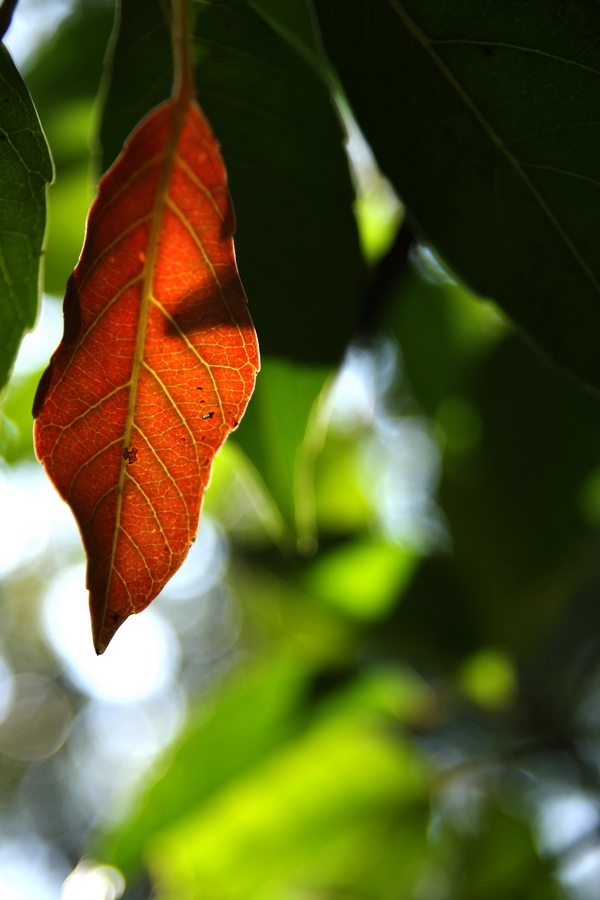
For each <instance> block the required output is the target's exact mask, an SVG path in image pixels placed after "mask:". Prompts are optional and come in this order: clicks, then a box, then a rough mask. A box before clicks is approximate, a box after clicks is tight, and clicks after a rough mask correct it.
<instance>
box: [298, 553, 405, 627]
mask: <svg viewBox="0 0 600 900" xmlns="http://www.w3.org/2000/svg"><path fill="white" fill-rule="evenodd" d="M417 559H418V558H417V556H416V555H415V554H414V553H413V552H411V551H409V550H405V549H403V548H402V547H398V546H395V545H394V544H387V543H385V542H383V541H374V540H362V541H361V540H355V541H351V542H348V543H347V544H342V545H341V546H339V547H336V548H334V549H333V550H330V551H329V552H328V553H325V554H321V555H320V556H319V558H318V559H317V560H315V563H314V565H313V566H311V568H310V569H309V570H308V572H307V573H306V576H305V577H304V579H303V587H304V589H305V590H307V591H309V592H310V593H313V594H314V595H315V596H317V597H319V598H322V599H323V600H324V601H326V602H327V603H329V604H331V605H332V606H334V607H335V608H337V609H340V610H343V611H344V612H345V613H346V614H347V615H349V616H350V617H351V618H354V619H357V620H358V621H361V620H363V621H365V620H366V621H368V620H370V619H377V618H379V617H380V616H382V615H383V614H384V613H386V612H389V610H390V607H391V606H392V605H393V604H394V603H396V602H397V601H398V599H399V597H401V595H402V591H403V588H404V586H405V585H406V584H408V582H409V581H410V578H411V576H412V574H413V572H414V569H415V566H416V563H417Z"/></svg>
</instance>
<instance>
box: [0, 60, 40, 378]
mask: <svg viewBox="0 0 600 900" xmlns="http://www.w3.org/2000/svg"><path fill="white" fill-rule="evenodd" d="M0 109H1V111H2V115H1V119H0V195H1V197H2V204H1V205H0V334H1V335H2V340H1V342H0V387H2V385H4V383H5V382H6V379H7V377H8V374H9V372H10V369H11V367H12V364H13V362H14V358H15V355H16V352H17V350H18V348H19V345H20V343H21V339H22V338H23V335H24V333H25V332H26V331H28V330H29V329H30V328H31V327H32V326H33V324H34V322H35V318H36V315H37V309H38V300H39V295H40V264H41V258H42V250H43V244H44V234H45V231H46V185H47V184H48V183H49V182H50V181H51V180H52V161H51V159H50V152H49V150H48V146H47V144H46V139H45V137H44V134H43V132H42V128H41V125H40V122H39V119H38V116H37V113H36V111H35V107H34V105H33V102H32V100H31V97H30V95H29V92H28V90H27V88H26V87H25V84H24V83H23V80H22V78H21V76H20V75H19V73H18V71H17V69H16V68H15V65H14V63H13V61H12V59H11V58H10V55H9V53H8V51H7V50H6V49H5V47H4V46H2V48H1V50H0Z"/></svg>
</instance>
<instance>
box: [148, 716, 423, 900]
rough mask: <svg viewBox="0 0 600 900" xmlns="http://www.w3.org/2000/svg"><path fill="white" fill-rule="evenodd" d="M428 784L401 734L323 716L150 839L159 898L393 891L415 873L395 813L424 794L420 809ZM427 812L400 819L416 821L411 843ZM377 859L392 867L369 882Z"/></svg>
mask: <svg viewBox="0 0 600 900" xmlns="http://www.w3.org/2000/svg"><path fill="white" fill-rule="evenodd" d="M425 783H426V775H425V766H424V764H423V762H422V760H421V759H420V758H419V756H418V755H417V753H416V752H415V751H414V750H413V749H412V748H411V747H410V745H409V744H408V743H407V742H404V741H401V740H391V739H390V738H389V737H387V736H385V735H384V734H382V733H381V732H380V731H379V730H378V729H377V727H375V726H374V725H373V723H372V722H370V721H369V719H368V717H367V716H361V715H360V714H351V715H348V716H345V717H340V718H339V719H338V718H330V719H328V720H326V722H325V723H323V724H321V725H318V726H317V727H315V728H314V729H311V730H310V731H308V732H307V733H305V734H303V735H302V736H300V737H299V738H298V739H297V740H296V741H294V742H293V743H291V744H290V745H287V746H283V747H282V748H281V749H280V751H279V752H276V753H274V754H272V755H271V757H270V758H268V759H267V760H265V761H264V763H263V765H261V766H260V767H257V768H255V769H253V770H250V771H249V772H248V773H247V775H246V776H245V777H243V778H241V779H239V780H238V781H237V782H233V783H230V784H229V785H227V786H225V788H224V790H223V791H221V792H220V793H219V794H217V795H216V796H214V797H213V798H211V800H210V801H209V802H207V803H206V804H204V805H203V806H202V807H199V808H198V810H197V811H196V812H195V814H194V815H193V816H190V817H189V818H188V819H187V820H184V821H181V822H179V823H176V824H175V826H174V827H173V828H172V829H170V830H169V831H166V832H165V833H164V834H163V835H161V836H160V837H159V838H158V839H157V840H155V841H154V842H153V843H152V845H151V846H150V847H149V853H148V859H149V865H150V869H151V871H152V872H153V874H154V875H155V878H156V882H157V891H158V897H160V898H161V900H171V898H173V900H174V898H175V897H181V896H186V897H189V898H190V900H196V898H198V900H201V898H205V897H219V898H222V900H267V898H269V900H271V898H272V900H275V898H279V897H288V896H289V897H293V896H301V895H304V893H305V892H306V895H307V896H333V895H334V894H335V895H336V896H337V895H338V893H337V892H338V891H340V894H339V895H340V896H342V895H343V896H346V893H345V890H346V891H347V890H350V893H349V895H348V896H351V897H354V896H360V897H369V898H371V897H372V898H386V900H388V898H389V900H392V898H393V897H397V896H399V894H398V893H397V892H396V891H397V889H398V885H399V884H400V886H402V882H403V880H404V879H403V878H402V877H401V873H402V875H404V876H405V877H406V876H410V875H413V876H414V872H410V868H409V870H408V871H406V869H407V866H406V863H407V862H408V861H409V860H406V859H403V858H402V857H403V854H399V853H398V844H397V836H398V830H397V819H398V818H399V817H400V816H399V814H400V811H404V812H405V813H406V812H407V811H408V810H410V811H411V812H412V811H413V809H414V808H415V807H417V808H419V807H420V806H421V804H422V809H423V812H425V803H424V802H423V800H424V797H423V793H424V786H425ZM424 819H425V816H424V815H423V816H418V815H416V816H414V818H412V821H410V823H408V822H407V823H403V822H402V820H400V824H401V827H400V829H399V833H400V834H401V835H402V836H403V837H404V836H405V832H410V828H411V827H412V828H415V826H416V831H417V841H415V839H414V836H413V837H412V840H409V841H408V845H409V846H411V849H412V850H413V851H414V849H415V846H414V844H415V843H416V844H417V845H418V844H419V843H420V848H419V849H421V852H423V850H424V847H425V834H426V832H425V827H424V826H425V821H424ZM402 825H409V827H408V828H403V827H402ZM406 836H409V835H406ZM419 839H420V840H419ZM399 856H400V859H399ZM409 859H410V857H409ZM382 862H384V863H385V864H386V868H388V867H389V869H391V871H388V872H386V876H387V877H386V879H385V880H384V882H383V884H379V885H377V881H378V876H377V867H378V866H379V865H381V863H382ZM419 862H421V860H419ZM409 865H410V863H409ZM403 870H404V871H403ZM411 880H412V879H411ZM386 882H387V884H386ZM376 885H377V887H375V886H376ZM392 885H393V886H394V887H392ZM410 886H411V885H407V887H410ZM356 888H358V893H356V894H355V893H354V889H356ZM374 888H375V889H374ZM340 889H341V890H340ZM344 889H345V890H344ZM406 896H408V894H407V895H406Z"/></svg>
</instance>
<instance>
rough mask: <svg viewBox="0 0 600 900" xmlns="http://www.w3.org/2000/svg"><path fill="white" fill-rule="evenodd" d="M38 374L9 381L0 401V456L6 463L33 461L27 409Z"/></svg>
mask: <svg viewBox="0 0 600 900" xmlns="http://www.w3.org/2000/svg"><path fill="white" fill-rule="evenodd" d="M41 374H42V373H41V372H33V373H32V374H31V375H28V376H27V377H26V378H13V379H12V380H11V381H10V384H9V385H8V387H7V390H6V394H5V396H4V397H3V399H2V410H1V413H0V415H1V417H2V418H1V419H0V456H2V457H3V458H4V459H5V460H6V462H8V463H16V462H21V461H22V460H24V459H33V456H34V452H33V427H32V421H31V407H32V405H33V398H34V395H35V392H36V389H37V386H38V382H39V380H40V377H41Z"/></svg>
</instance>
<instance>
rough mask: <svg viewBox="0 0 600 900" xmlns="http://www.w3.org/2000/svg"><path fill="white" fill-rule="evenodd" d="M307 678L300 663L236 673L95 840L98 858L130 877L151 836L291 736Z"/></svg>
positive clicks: (280, 663) (271, 664) (282, 662)
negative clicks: (130, 806) (131, 808)
mask: <svg viewBox="0 0 600 900" xmlns="http://www.w3.org/2000/svg"><path fill="white" fill-rule="evenodd" d="M307 675H308V669H307V666H306V664H305V663H303V662H302V661H301V660H298V658H294V659H290V658H283V657H282V658H278V659H274V660H271V661H270V662H268V663H266V664H262V665H256V666H255V667H254V668H250V667H246V668H244V669H242V670H240V671H239V672H238V673H237V675H236V677H235V678H234V679H232V680H231V681H230V682H228V683H227V684H226V685H225V687H224V688H223V689H222V690H221V691H220V692H219V693H217V695H216V696H215V697H214V698H213V702H212V704H211V707H210V710H209V711H208V712H207V711H206V710H205V709H201V710H199V711H198V712H197V713H196V714H195V715H194V716H193V717H192V719H191V721H190V723H189V724H188V726H187V728H186V730H185V732H184V733H183V734H182V735H181V738H180V739H179V741H178V743H177V746H176V747H175V750H174V752H173V755H172V759H171V761H170V765H169V766H168V768H167V769H166V771H165V773H164V775H163V777H162V778H161V779H160V780H159V781H157V782H156V783H155V784H154V785H151V786H150V788H149V789H148V791H147V793H146V795H145V796H144V797H143V798H142V800H141V801H140V804H139V807H138V809H137V810H136V811H135V812H134V814H133V815H132V816H130V817H129V818H128V820H127V822H126V823H125V824H124V825H123V826H122V827H117V828H116V829H115V831H114V832H112V833H109V834H107V835H105V836H104V837H102V838H101V839H99V842H98V844H97V846H96V848H95V851H94V852H95V853H96V855H98V856H99V858H102V859H103V860H105V861H107V862H110V863H111V864H113V865H116V866H118V868H120V869H122V870H123V871H124V872H126V873H127V874H128V875H132V874H134V873H135V872H136V871H137V870H138V869H139V868H140V867H141V865H142V860H143V857H144V854H145V851H146V847H147V844H148V842H149V841H150V840H151V839H152V838H153V837H155V836H156V835H157V834H158V833H160V832H162V831H163V830H168V829H169V828H171V827H172V826H174V825H175V824H176V823H177V822H178V821H180V820H181V819H185V817H186V816H187V815H189V814H190V812H193V811H195V810H196V808H197V807H199V806H203V805H204V804H205V803H206V802H207V799H208V798H210V797H211V795H212V794H213V793H215V792H218V791H219V790H221V789H222V787H223V785H225V784H227V783H228V782H229V781H230V780H235V779H236V778H238V777H240V776H241V775H242V774H243V773H244V772H245V771H246V769H248V768H252V767H253V766H254V765H256V764H257V763H258V762H259V760H260V759H261V758H262V757H263V756H264V755H265V754H268V753H269V752H271V751H272V750H273V748H274V747H276V746H278V745H279V744H280V743H281V742H282V741H284V740H286V739H287V738H289V736H290V735H291V734H293V733H294V731H295V730H296V728H297V727H298V725H297V719H298V711H297V707H298V703H299V698H300V697H301V696H302V694H303V693H304V692H305V690H306V682H307Z"/></svg>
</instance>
